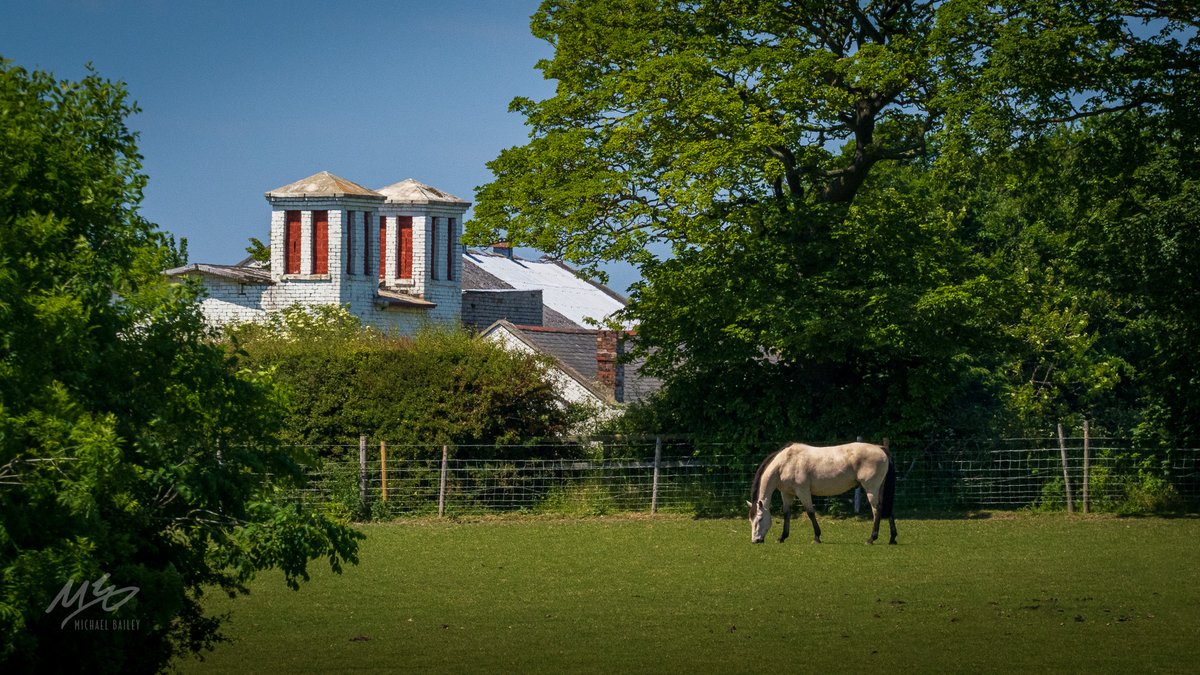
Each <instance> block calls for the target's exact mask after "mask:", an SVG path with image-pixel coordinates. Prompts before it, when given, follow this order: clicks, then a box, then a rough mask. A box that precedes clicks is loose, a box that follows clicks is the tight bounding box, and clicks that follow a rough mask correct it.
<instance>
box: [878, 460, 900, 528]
mask: <svg viewBox="0 0 1200 675" xmlns="http://www.w3.org/2000/svg"><path fill="white" fill-rule="evenodd" d="M884 452H885V453H886V454H887V460H888V468H887V475H885V476H884V477H883V497H882V499H881V500H880V505H879V514H880V517H881V518H891V517H892V515H893V513H894V511H893V508H894V507H895V504H896V459H895V458H894V457H892V453H890V452H887V451H886V450H885V451H884ZM893 529H895V528H893Z"/></svg>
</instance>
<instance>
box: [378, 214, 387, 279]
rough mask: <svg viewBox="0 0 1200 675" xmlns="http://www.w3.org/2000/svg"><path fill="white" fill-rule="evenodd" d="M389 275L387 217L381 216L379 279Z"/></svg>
mask: <svg viewBox="0 0 1200 675" xmlns="http://www.w3.org/2000/svg"><path fill="white" fill-rule="evenodd" d="M386 273H387V216H379V278H380V279H382V278H383V276H384V274H386Z"/></svg>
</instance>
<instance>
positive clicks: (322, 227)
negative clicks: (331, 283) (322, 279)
mask: <svg viewBox="0 0 1200 675" xmlns="http://www.w3.org/2000/svg"><path fill="white" fill-rule="evenodd" d="M313 274H329V212H328V211H313Z"/></svg>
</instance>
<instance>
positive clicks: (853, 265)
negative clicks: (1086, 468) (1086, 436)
mask: <svg viewBox="0 0 1200 675" xmlns="http://www.w3.org/2000/svg"><path fill="white" fill-rule="evenodd" d="M1184 4H1186V3H1184ZM1184 4H1180V3H1159V2H1123V1H1117V0H1108V1H1105V2H1075V1H1074V0H1069V1H1067V2H1060V3H1046V2H1033V1H1031V0H1003V1H1002V2H984V1H983V0H944V1H941V2H932V3H925V2H910V1H900V2H886V3H885V2H880V3H848V4H837V3H834V4H829V3H793V2H782V1H777V0H772V1H767V2H741V1H734V2H727V1H725V2H716V1H711V2H709V1H702V2H694V3H683V4H680V3H660V2H653V1H645V2H624V1H617V0H586V1H581V2H570V3H567V2H557V1H553V0H549V1H547V2H544V3H543V5H542V7H541V9H540V10H539V11H538V12H537V13H536V14H535V15H534V17H533V22H532V30H533V33H534V35H536V36H538V37H541V38H543V39H545V40H547V41H548V42H549V43H550V44H551V45H552V46H553V48H554V55H553V57H552V58H550V59H548V60H546V61H543V62H542V63H540V64H539V66H538V67H539V68H540V69H541V70H542V71H543V72H544V73H545V74H546V76H547V77H550V78H554V79H555V80H557V82H558V87H557V89H556V94H555V95H554V96H553V97H551V98H549V99H547V100H544V101H531V100H527V99H517V100H515V101H514V102H513V105H512V108H513V109H514V110H515V111H517V112H520V113H522V114H524V115H525V117H526V119H527V123H528V124H529V126H530V127H531V138H530V141H529V142H528V143H527V144H525V145H523V146H520V147H516V148H510V149H508V150H505V151H504V152H502V153H501V154H500V155H499V156H498V157H497V158H496V159H495V160H494V161H493V162H492V163H491V164H490V165H489V166H490V167H491V169H492V171H493V173H494V175H495V179H494V180H493V181H492V182H491V183H489V184H487V185H484V186H483V187H481V188H480V190H479V193H478V194H479V201H478V204H477V205H476V209H475V218H474V220H473V221H471V222H470V223H468V232H469V236H470V237H471V238H474V239H475V240H477V241H486V240H495V239H506V240H508V241H512V242H514V243H518V244H526V245H532V246H536V247H538V248H541V249H543V250H546V251H549V252H551V253H553V254H555V255H558V256H560V257H563V258H564V259H567V260H570V261H573V262H576V263H579V264H582V265H585V266H586V265H593V264H595V263H598V262H601V261H606V260H623V261H626V262H631V263H634V264H636V265H638V266H639V268H640V270H641V272H642V274H643V278H644V281H643V283H641V284H639V285H638V286H635V288H634V289H633V290H632V297H631V300H632V302H631V304H630V307H629V309H628V312H627V314H626V317H625V318H627V319H631V320H634V321H636V322H637V323H638V325H639V329H638V330H639V340H638V343H637V344H638V348H640V349H642V350H643V351H644V355H645V356H646V357H647V359H648V363H649V364H650V368H651V369H652V370H653V371H654V372H655V374H658V375H660V376H662V377H664V378H665V379H666V381H667V385H666V388H665V391H664V392H663V395H662V397H660V398H659V400H658V401H657V402H656V403H655V404H654V408H653V409H642V410H638V411H635V415H634V416H633V417H631V418H630V419H627V420H625V421H623V422H622V424H623V425H625V430H627V431H628V430H632V431H661V430H664V429H666V430H670V431H687V432H693V433H700V434H705V435H710V436H717V437H720V438H722V439H726V440H741V441H746V442H747V443H749V442H754V441H758V440H773V441H778V440H779V439H780V438H783V437H803V438H810V439H811V438H828V439H835V438H840V439H845V438H853V437H855V436H858V435H863V436H882V435H888V436H891V437H892V438H893V439H899V438H903V437H912V436H926V435H931V434H934V435H945V434H969V435H975V436H979V435H985V434H991V433H998V432H1000V433H1014V432H1015V433H1026V432H1028V431H1031V430H1032V431H1036V432H1038V433H1044V431H1045V430H1046V429H1047V428H1048V427H1049V426H1050V425H1052V424H1054V423H1056V422H1059V421H1063V420H1064V419H1068V418H1070V417H1073V416H1074V417H1077V416H1087V417H1089V418H1090V419H1092V420H1095V421H1096V422H1097V425H1098V426H1099V427H1102V428H1103V429H1105V430H1106V431H1108V432H1109V433H1111V434H1114V435H1116V434H1120V435H1129V434H1136V435H1137V436H1138V439H1139V442H1140V443H1141V444H1142V445H1143V446H1144V447H1161V446H1162V445H1165V444H1169V443H1171V442H1177V441H1178V440H1180V439H1187V438H1196V437H1197V436H1198V435H1200V433H1198V432H1200V429H1198V428H1197V427H1196V424H1197V420H1200V410H1197V409H1196V405H1197V404H1196V401H1197V400H1200V397H1198V396H1197V395H1196V394H1197V389H1198V386H1200V380H1197V378H1196V377H1195V376H1194V373H1195V372H1197V365H1200V364H1196V363H1195V359H1196V356H1195V355H1196V354H1198V353H1200V349H1197V348H1196V346H1197V343H1198V340H1200V333H1198V327H1200V320H1198V317H1200V315H1198V314H1197V312H1196V310H1195V303H1194V302H1192V301H1191V300H1189V298H1192V297H1194V296H1195V294H1196V291H1197V289H1198V285H1197V281H1198V279H1197V276H1196V275H1197V272H1196V270H1197V269H1200V265H1197V264H1196V263H1197V262H1200V260H1197V255H1198V253H1197V250H1196V246H1197V244H1196V242H1197V238H1196V237H1195V236H1189V235H1188V234H1187V233H1189V232H1190V233H1194V232H1195V228H1196V225H1197V223H1196V221H1195V219H1196V213H1198V212H1200V211H1198V210H1197V208H1196V207H1197V206H1198V204H1197V203H1196V197H1197V189H1196V178H1197V168H1198V166H1200V163H1198V162H1197V161H1196V159H1195V158H1196V157H1197V156H1200V155H1198V154H1197V152H1196V151H1197V149H1200V145H1198V140H1200V135H1198V132H1197V129H1200V123H1198V121H1197V113H1196V111H1197V110H1200V68H1197V67H1196V66H1197V64H1200V35H1198V33H1197V27H1198V22H1197V19H1196V16H1195V13H1194V12H1193V11H1190V9H1189V8H1187V7H1185V6H1184ZM651 244H658V245H659V246H660V247H664V246H665V247H669V252H668V253H667V254H666V255H663V256H660V257H657V258H656V257H655V255H653V253H652V251H653V250H656V249H654V248H652V247H651ZM657 250H661V248H659V249H657ZM639 422H643V423H645V424H646V425H647V426H644V427H641V428H638V427H637V426H635V425H636V424H638V423H639ZM651 425H654V426H651Z"/></svg>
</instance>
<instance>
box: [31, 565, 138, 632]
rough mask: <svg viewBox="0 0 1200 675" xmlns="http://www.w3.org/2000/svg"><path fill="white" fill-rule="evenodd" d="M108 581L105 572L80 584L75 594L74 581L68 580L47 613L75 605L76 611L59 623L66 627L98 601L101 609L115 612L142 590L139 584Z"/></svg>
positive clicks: (61, 626) (60, 626) (47, 609)
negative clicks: (123, 586)
mask: <svg viewBox="0 0 1200 675" xmlns="http://www.w3.org/2000/svg"><path fill="white" fill-rule="evenodd" d="M107 582H108V575H107V574H105V575H104V576H102V577H100V578H99V579H97V580H95V581H94V582H92V583H90V584H89V583H88V582H86V581H85V582H83V583H82V584H80V585H79V588H77V589H75V591H74V594H72V590H71V587H72V585H73V583H74V582H72V581H70V580H68V581H67V583H66V585H64V586H63V587H62V590H61V591H59V592H58V595H56V596H55V597H54V601H53V602H51V603H50V606H49V607H47V608H46V613H47V614H49V613H50V612H53V611H54V610H55V609H56V608H58V607H62V608H63V609H70V608H71V607H72V606H74V607H75V611H74V612H71V614H70V615H69V616H68V617H67V618H65V619H63V622H62V624H60V625H59V628H63V627H66V625H67V622H68V621H70V620H71V619H72V618H74V617H75V615H76V614H78V613H80V612H82V611H83V610H85V609H87V608H88V607H91V606H93V605H95V604H96V603H100V607H101V609H103V610H104V611H106V612H115V611H117V610H118V609H120V608H121V605H124V604H125V603H127V602H129V601H130V600H131V599H132V598H133V596H135V595H137V594H138V591H139V590H141V589H140V588H138V587H137V586H126V587H125V588H117V586H116V584H109V585H108V586H105V584H106V583H107ZM89 588H90V589H91V591H92V593H91V595H92V597H91V599H90V600H89V598H88V589H89ZM114 598H119V601H116V602H114Z"/></svg>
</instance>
